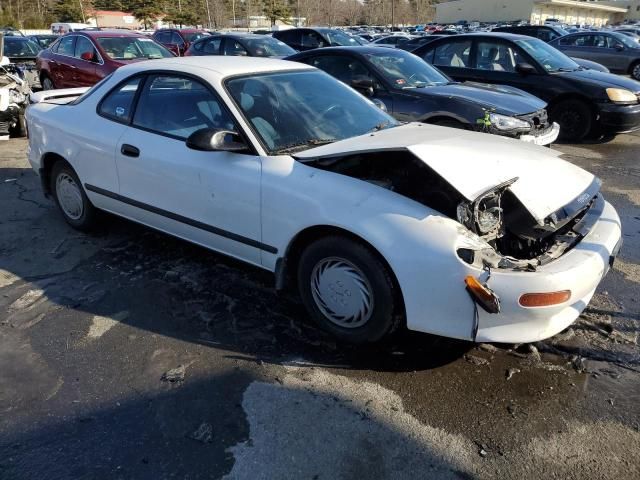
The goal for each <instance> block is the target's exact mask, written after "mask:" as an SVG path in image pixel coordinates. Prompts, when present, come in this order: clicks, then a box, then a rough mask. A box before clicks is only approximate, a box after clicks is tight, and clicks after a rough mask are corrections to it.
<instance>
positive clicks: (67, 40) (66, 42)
mask: <svg viewBox="0 0 640 480" xmlns="http://www.w3.org/2000/svg"><path fill="white" fill-rule="evenodd" d="M75 43H76V37H75V35H74V36H71V37H64V38H63V39H62V40H60V45H59V46H58V50H57V53H59V54H60V55H68V56H70V57H73V54H74V53H75Z"/></svg>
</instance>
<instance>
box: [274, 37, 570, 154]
mask: <svg viewBox="0 0 640 480" xmlns="http://www.w3.org/2000/svg"><path fill="white" fill-rule="evenodd" d="M287 60H292V61H296V62H302V63H306V64H308V65H311V66H314V67H316V68H319V69H321V70H324V71H325V72H327V73H329V74H330V75H332V76H333V77H335V78H337V79H338V80H341V81H342V82H344V83H346V84H347V85H349V86H351V87H353V88H355V89H356V90H358V91H359V92H360V93H362V94H364V95H366V96H368V97H370V98H371V99H372V100H374V101H375V102H377V103H379V104H380V105H381V106H383V107H384V108H385V110H386V111H388V112H389V113H390V114H392V115H393V116H394V117H395V118H396V119H398V120H401V121H410V122H425V123H431V124H434V125H443V126H448V127H454V128H461V129H465V130H475V131H481V132H487V133H492V134H496V135H504V136H507V137H513V138H518V139H520V140H523V141H527V142H532V143H535V144H537V145H550V144H551V143H553V142H554V141H555V140H556V139H557V138H558V134H559V131H560V127H559V126H558V124H552V123H551V122H549V120H548V116H547V111H546V109H545V107H546V104H545V102H543V101H542V100H540V99H539V98H536V97H534V96H533V95H531V94H529V93H527V92H524V91H522V90H518V89H516V88H513V87H508V86H500V85H488V84H480V83H472V82H467V83H458V82H455V81H453V80H452V79H451V78H449V77H447V76H446V75H445V74H443V73H442V72H440V71H439V70H438V69H436V68H435V67H432V66H431V65H429V64H428V63H426V62H425V61H423V60H422V59H420V58H418V57H416V56H415V55H412V54H411V53H409V52H405V51H403V50H398V49H389V48H384V47H373V46H371V47H370V46H366V47H330V48H319V49H316V50H309V51H306V52H301V53H298V54H296V55H292V56H291V57H288V58H287Z"/></svg>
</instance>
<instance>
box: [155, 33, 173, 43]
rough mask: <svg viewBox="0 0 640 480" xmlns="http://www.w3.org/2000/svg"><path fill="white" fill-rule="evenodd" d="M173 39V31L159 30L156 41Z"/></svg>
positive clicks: (165, 41) (164, 41)
mask: <svg viewBox="0 0 640 480" xmlns="http://www.w3.org/2000/svg"><path fill="white" fill-rule="evenodd" d="M169 40H171V32H158V33H157V34H156V41H157V42H159V43H169Z"/></svg>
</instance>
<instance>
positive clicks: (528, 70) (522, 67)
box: [516, 63, 538, 75]
mask: <svg viewBox="0 0 640 480" xmlns="http://www.w3.org/2000/svg"><path fill="white" fill-rule="evenodd" d="M516 72H518V73H521V74H522V75H532V74H535V73H538V70H536V67H534V66H533V65H531V64H530V63H519V64H517V65H516Z"/></svg>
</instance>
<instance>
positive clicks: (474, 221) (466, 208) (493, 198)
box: [456, 177, 518, 241]
mask: <svg viewBox="0 0 640 480" xmlns="http://www.w3.org/2000/svg"><path fill="white" fill-rule="evenodd" d="M517 180H518V177H516V178H512V179H511V180H508V181H506V182H503V183H502V184H500V185H498V186H496V187H494V188H492V189H491V190H488V191H486V192H485V193H483V194H482V195H480V196H479V197H478V198H476V199H475V200H474V201H473V202H472V203H470V202H462V203H460V204H459V205H458V207H457V209H456V217H457V220H458V222H460V223H461V224H462V225H464V226H465V227H467V228H468V229H469V230H470V231H472V232H473V233H475V234H476V235H479V236H480V237H482V239H483V240H485V241H489V240H493V239H496V238H499V237H501V236H502V235H503V234H504V228H503V221H502V220H503V212H502V206H501V200H502V194H503V193H504V191H505V190H506V189H507V188H509V187H510V186H511V185H512V184H513V183H514V182H515V181H517Z"/></svg>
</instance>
